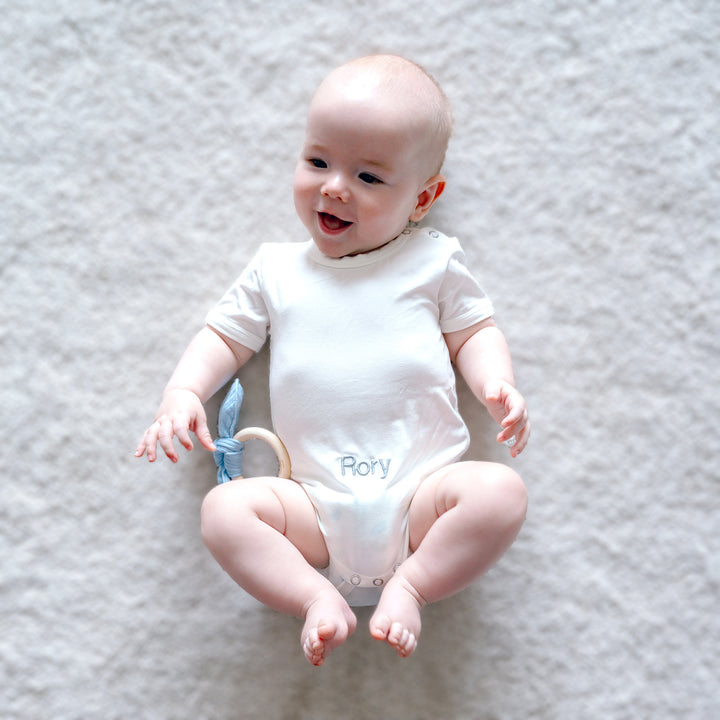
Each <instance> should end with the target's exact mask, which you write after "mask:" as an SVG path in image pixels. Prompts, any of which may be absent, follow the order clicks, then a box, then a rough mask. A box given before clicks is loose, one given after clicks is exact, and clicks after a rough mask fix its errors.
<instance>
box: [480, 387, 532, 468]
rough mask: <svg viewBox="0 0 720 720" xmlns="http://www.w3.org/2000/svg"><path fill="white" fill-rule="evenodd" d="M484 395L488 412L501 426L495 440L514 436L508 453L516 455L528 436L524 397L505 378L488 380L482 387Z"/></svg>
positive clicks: (520, 450)
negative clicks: (513, 441)
mask: <svg viewBox="0 0 720 720" xmlns="http://www.w3.org/2000/svg"><path fill="white" fill-rule="evenodd" d="M484 396H485V406H486V407H487V409H488V412H489V413H490V415H492V417H493V419H494V420H495V421H496V422H497V423H499V424H500V426H501V427H502V431H501V432H500V433H499V434H498V436H497V441H498V442H506V441H507V440H510V439H511V438H515V443H514V444H513V445H512V447H511V448H510V454H511V455H512V456H513V457H517V456H518V455H519V454H520V453H521V452H522V451H523V449H524V448H525V446H526V445H527V442H528V439H529V437H530V421H529V420H528V411H527V405H526V403H525V398H523V396H522V395H521V394H520V393H519V392H518V391H517V389H516V388H515V387H514V386H513V385H511V384H510V383H509V382H507V381H505V380H489V381H488V382H487V384H486V385H485V388H484Z"/></svg>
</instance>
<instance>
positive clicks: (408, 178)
mask: <svg viewBox="0 0 720 720" xmlns="http://www.w3.org/2000/svg"><path fill="white" fill-rule="evenodd" d="M415 117H416V116H415V115H414V114H413V113H412V112H410V111H409V108H407V107H405V106H404V105H403V103H402V102H400V103H399V104H398V102H397V101H396V99H395V98H391V97H389V96H388V93H385V94H383V93H381V92H380V93H378V92H363V91H362V89H361V90H360V91H357V89H355V90H352V91H351V90H348V89H347V87H343V86H342V84H341V83H330V84H329V85H328V86H321V89H320V90H319V91H318V93H316V95H315V97H314V98H313V102H312V104H311V106H310V112H309V115H308V123H307V133H306V138H305V145H304V146H303V149H302V153H301V155H300V159H299V160H298V164H297V169H296V171H295V182H294V196H295V208H296V210H297V213H298V215H299V217H300V219H301V220H302V222H303V224H304V225H305V227H306V228H307V229H308V230H309V232H310V234H311V235H312V237H313V239H314V241H315V244H316V245H317V247H318V248H319V249H320V251H321V252H322V253H323V254H324V255H327V256H328V257H333V258H339V257H344V256H346V255H356V254H358V253H363V252H370V251H371V250H375V249H376V248H379V247H381V246H383V245H385V244H387V243H388V242H390V241H391V240H392V239H393V238H395V237H397V236H398V235H399V234H400V233H401V232H402V230H403V228H405V226H406V225H407V222H408V220H410V219H412V220H419V219H420V217H421V216H422V214H424V213H422V214H420V215H418V213H417V212H416V206H417V204H418V196H419V195H420V194H421V193H422V191H423V190H424V189H425V186H426V184H427V181H428V180H429V179H430V177H429V176H430V173H428V167H427V141H426V137H427V128H426V127H425V126H424V124H423V123H419V122H417V121H416V119H415Z"/></svg>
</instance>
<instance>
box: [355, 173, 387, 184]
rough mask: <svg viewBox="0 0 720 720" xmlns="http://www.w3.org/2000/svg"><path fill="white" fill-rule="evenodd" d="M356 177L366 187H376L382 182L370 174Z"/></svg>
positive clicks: (361, 174)
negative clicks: (365, 184)
mask: <svg viewBox="0 0 720 720" xmlns="http://www.w3.org/2000/svg"><path fill="white" fill-rule="evenodd" d="M358 177H359V178H360V179H361V180H362V181H363V182H364V183H367V184H368V185H376V184H378V183H382V180H381V179H380V178H379V177H375V176H374V175H371V174H370V173H366V172H364V173H360V175H358Z"/></svg>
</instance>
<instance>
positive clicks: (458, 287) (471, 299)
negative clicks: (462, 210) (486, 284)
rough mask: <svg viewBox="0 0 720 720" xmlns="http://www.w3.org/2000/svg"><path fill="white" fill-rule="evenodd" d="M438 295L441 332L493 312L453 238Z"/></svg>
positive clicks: (483, 318)
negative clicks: (452, 245) (452, 246)
mask: <svg viewBox="0 0 720 720" xmlns="http://www.w3.org/2000/svg"><path fill="white" fill-rule="evenodd" d="M453 244H454V246H455V247H454V248H453V249H452V252H451V254H450V257H449V259H448V263H447V269H446V272H445V277H444V278H443V281H442V284H441V287H440V296H439V298H438V300H439V302H438V305H439V310H440V329H441V330H442V332H443V333H448V332H455V331H457V330H464V329H465V328H467V327H470V326H471V325H474V324H475V323H479V322H482V321H483V320H487V319H488V318H489V317H492V315H493V312H494V311H493V305H492V302H491V300H490V298H489V297H488V296H487V295H486V294H485V292H484V291H483V289H482V288H481V287H480V284H479V283H478V281H477V280H476V279H475V277H474V276H473V275H472V273H471V272H470V271H469V270H468V268H467V265H466V264H465V253H463V251H462V249H461V247H460V245H459V243H457V241H456V240H454V238H453Z"/></svg>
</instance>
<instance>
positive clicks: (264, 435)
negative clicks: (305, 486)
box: [233, 427, 290, 480]
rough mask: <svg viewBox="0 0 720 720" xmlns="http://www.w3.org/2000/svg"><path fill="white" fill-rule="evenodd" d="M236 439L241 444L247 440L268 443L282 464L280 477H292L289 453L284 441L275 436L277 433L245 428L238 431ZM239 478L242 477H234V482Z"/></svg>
mask: <svg viewBox="0 0 720 720" xmlns="http://www.w3.org/2000/svg"><path fill="white" fill-rule="evenodd" d="M234 438H235V440H238V441H239V442H245V440H262V441H263V442H266V443H267V444H268V445H269V446H270V447H271V448H272V449H273V451H274V452H275V455H276V456H277V459H278V463H279V464H280V469H279V470H278V477H281V478H289V477H290V456H289V455H288V451H287V449H286V448H285V445H283V442H282V440H281V439H280V438H279V437H278V436H277V435H275V433H271V432H270V431H269V430H266V429H265V428H259V427H249V428H244V429H243V430H238V432H236V433H235V436H234ZM238 478H242V475H238V476H237V477H234V478H233V480H237V479H238Z"/></svg>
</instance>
